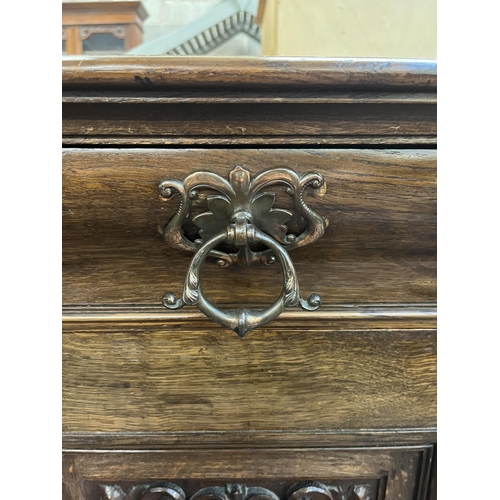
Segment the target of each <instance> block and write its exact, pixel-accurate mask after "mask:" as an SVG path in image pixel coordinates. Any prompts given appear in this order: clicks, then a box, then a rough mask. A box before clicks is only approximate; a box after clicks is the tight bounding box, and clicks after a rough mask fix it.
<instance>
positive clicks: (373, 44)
mask: <svg viewBox="0 0 500 500" xmlns="http://www.w3.org/2000/svg"><path fill="white" fill-rule="evenodd" d="M262 1H264V0H261V2H262ZM436 24H437V23H436V0H266V1H265V5H264V11H263V17H262V21H261V43H262V55H268V56H275V55H278V56H330V57H336V56H337V57H401V58H419V59H435V58H436V57H437V49H436V33H437V31H436V30H437V27H436Z"/></svg>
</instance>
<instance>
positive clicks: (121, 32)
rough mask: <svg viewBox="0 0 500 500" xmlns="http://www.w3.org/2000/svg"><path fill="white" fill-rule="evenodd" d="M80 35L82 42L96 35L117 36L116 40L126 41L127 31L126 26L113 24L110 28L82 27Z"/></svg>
mask: <svg viewBox="0 0 500 500" xmlns="http://www.w3.org/2000/svg"><path fill="white" fill-rule="evenodd" d="M78 33H79V35H80V40H86V39H87V38H88V37H89V36H90V35H93V34H94V33H111V34H112V35H114V36H116V38H121V39H125V35H126V30H125V26H121V25H116V24H113V25H110V26H102V25H101V26H82V27H81V28H79V30H78Z"/></svg>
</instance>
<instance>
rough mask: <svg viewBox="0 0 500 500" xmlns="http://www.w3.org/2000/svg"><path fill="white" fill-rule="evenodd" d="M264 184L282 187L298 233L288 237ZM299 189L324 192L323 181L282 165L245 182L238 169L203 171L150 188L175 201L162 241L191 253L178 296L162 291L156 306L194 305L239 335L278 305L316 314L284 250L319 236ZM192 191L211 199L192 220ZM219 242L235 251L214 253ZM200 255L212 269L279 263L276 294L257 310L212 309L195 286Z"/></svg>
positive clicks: (318, 222)
mask: <svg viewBox="0 0 500 500" xmlns="http://www.w3.org/2000/svg"><path fill="white" fill-rule="evenodd" d="M271 186H280V187H282V188H283V187H284V188H285V193H286V195H288V196H290V197H291V199H292V200H293V204H294V206H295V208H296V211H297V213H298V215H299V216H300V217H301V218H302V220H303V221H304V222H305V229H304V230H303V231H302V232H301V233H299V234H290V233H288V227H287V226H286V223H287V222H288V221H289V220H290V219H291V218H292V215H293V213H292V212H290V211H288V210H284V209H281V208H275V207H274V203H275V201H276V193H274V192H272V191H267V189H268V188H270V187H271ZM307 187H311V188H313V189H320V188H324V180H323V177H322V176H321V175H320V174H318V173H315V172H308V173H306V174H303V175H299V174H297V173H296V172H295V171H293V170H291V169H289V168H284V167H280V168H275V169H271V170H267V171H265V172H262V173H260V174H258V175H257V176H256V177H253V178H252V176H251V174H250V172H249V171H248V170H246V169H244V168H242V167H239V166H238V167H236V168H234V169H233V170H232V171H231V172H230V173H229V180H226V179H224V178H223V177H221V176H220V175H218V174H215V173H213V172H204V171H201V172H193V173H192V174H189V175H188V176H187V177H186V178H185V179H184V181H182V182H181V181H178V180H176V179H163V180H162V181H161V182H160V184H159V186H158V190H159V193H160V196H161V197H162V198H164V199H167V200H168V199H169V198H171V197H172V195H173V194H174V193H177V194H178V195H179V199H180V204H179V209H178V211H177V213H176V214H175V215H174V217H172V219H171V220H170V222H169V223H168V224H167V226H166V227H165V228H164V230H163V237H164V239H165V241H166V242H167V243H168V244H169V245H170V246H172V247H174V248H179V249H181V250H187V251H190V252H195V255H194V257H193V259H192V261H191V264H190V266H189V269H188V272H187V275H186V280H185V283H184V291H183V294H182V297H181V298H180V299H178V298H177V297H176V295H175V294H174V293H172V292H168V293H166V294H165V295H164V297H163V304H164V305H165V306H166V307H168V308H170V309H179V308H181V307H184V306H185V305H197V306H198V308H199V309H200V311H202V312H203V313H205V315H206V316H208V317H209V318H211V319H213V320H214V321H216V322H217V323H219V324H220V325H222V326H225V327H227V328H230V329H231V330H234V331H235V332H236V333H237V334H238V335H240V337H244V336H245V335H246V334H247V333H248V332H250V331H252V330H254V329H255V328H257V327H259V326H262V325H265V324H266V323H268V322H269V321H271V320H273V319H275V318H276V317H278V316H279V315H280V314H281V313H282V312H283V310H284V309H285V308H286V307H292V306H296V305H299V306H300V307H302V308H303V309H305V310H308V311H314V310H316V309H318V307H319V306H320V305H321V300H320V298H319V295H317V294H311V295H310V296H309V297H308V298H307V300H304V299H302V298H301V296H300V292H299V285H298V281H297V274H296V273H295V269H294V267H293V263H292V261H291V259H290V257H289V256H288V252H287V250H293V249H294V248H299V247H302V246H305V245H308V244H309V243H313V242H314V241H316V240H317V239H319V238H321V236H322V235H323V233H324V232H325V229H326V226H327V222H328V221H327V220H326V219H323V217H321V216H320V215H318V214H317V213H316V212H314V210H312V209H311V208H309V207H308V206H307V204H306V202H305V200H304V191H305V189H306V188H307ZM200 189H208V190H211V191H212V192H213V191H215V192H217V193H218V194H215V195H213V194H211V195H208V196H206V202H207V205H208V208H209V211H208V212H205V213H202V214H198V215H194V214H193V213H192V210H191V208H192V202H193V201H194V200H198V201H200V200H201V197H200V193H199V190H200ZM187 218H191V219H192V221H193V222H194V223H195V225H196V226H198V228H199V234H200V238H199V239H196V240H194V241H193V240H190V239H189V238H187V237H186V235H185V234H184V231H183V223H184V221H185V220H186V219H187ZM224 242H225V243H227V244H229V247H230V248H235V249H236V251H235V252H233V251H231V250H230V251H229V252H227V251H223V250H222V249H221V248H216V247H217V246H218V245H219V244H220V243H224ZM254 243H261V244H264V245H265V246H266V247H267V248H266V249H265V250H256V249H255V246H253V244H254ZM226 250H227V249H226ZM208 256H210V257H215V258H217V265H218V266H219V267H228V266H230V265H231V264H233V263H238V264H240V265H242V266H245V267H248V266H250V265H251V264H253V263H264V264H272V263H273V262H276V260H279V261H280V263H281V266H282V267H283V291H282V293H281V295H280V297H279V298H278V300H277V301H276V302H275V303H274V304H273V305H272V306H271V307H269V308H268V309H264V310H255V309H245V308H240V309H236V310H232V311H221V310H219V309H217V308H216V307H214V305H213V304H211V303H210V302H209V301H208V300H207V298H206V297H205V295H204V294H203V291H202V289H201V268H202V266H203V263H204V262H205V259H206V258H207V257H208Z"/></svg>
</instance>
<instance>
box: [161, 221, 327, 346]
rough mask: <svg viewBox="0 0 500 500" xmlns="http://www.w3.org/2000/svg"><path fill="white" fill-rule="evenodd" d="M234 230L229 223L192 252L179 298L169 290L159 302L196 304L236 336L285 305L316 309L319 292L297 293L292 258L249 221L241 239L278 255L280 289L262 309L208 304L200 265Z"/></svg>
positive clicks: (233, 236) (231, 237) (233, 235)
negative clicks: (272, 300)
mask: <svg viewBox="0 0 500 500" xmlns="http://www.w3.org/2000/svg"><path fill="white" fill-rule="evenodd" d="M237 231H238V229H237V225H235V224H233V225H230V226H229V227H228V228H227V230H225V231H221V232H220V233H218V234H217V235H215V236H214V237H213V238H211V239H210V240H208V241H207V242H206V243H205V244H204V245H203V246H202V247H201V248H200V249H199V250H198V252H196V254H195V256H194V257H193V259H192V260H191V264H190V266H189V269H188V272H187V275H186V280H185V282H184V292H183V294H182V298H181V299H178V298H177V297H176V295H175V294H174V293H172V292H168V293H166V294H165V296H164V297H163V304H164V305H165V306H166V307H168V308H169V309H180V308H181V307H184V306H185V305H197V306H198V309H200V311H201V312H202V313H204V314H205V315H206V316H208V317H209V318H210V319H212V320H214V321H216V322H217V323H219V324H220V325H222V326H225V327H226V328H230V329H231V330H233V331H235V332H236V333H237V334H238V335H239V336H240V337H244V336H245V335H246V334H247V333H248V332H251V331H252V330H254V329H255V328H258V327H259V326H263V325H265V324H266V323H269V321H272V320H273V319H275V318H277V317H278V316H279V315H280V314H281V313H282V312H283V311H284V310H285V308H286V307H293V306H296V305H300V306H301V307H302V309H305V310H308V311H314V310H316V309H318V307H319V306H320V305H321V299H320V297H319V295H317V294H311V295H309V297H308V299H307V301H305V300H304V299H303V298H302V297H301V296H300V292H299V284H298V280H297V274H296V272H295V268H294V266H293V263H292V260H291V259H290V256H289V255H288V253H287V252H286V251H285V249H284V248H283V247H282V246H281V245H279V244H278V243H276V242H275V241H274V240H273V239H272V238H271V237H269V236H267V235H266V234H264V233H263V232H262V231H260V230H259V229H257V228H256V227H255V226H254V225H252V224H245V227H244V228H243V231H245V240H246V242H247V243H264V244H265V245H266V246H268V247H269V248H270V249H271V250H273V252H274V253H275V255H276V256H277V257H278V260H279V262H280V263H281V265H282V267H283V290H282V292H281V295H280V296H279V298H278V300H276V302H275V303H274V304H273V305H272V306H271V307H269V308H268V309H265V310H251V309H250V310H249V309H246V308H240V309H237V310H233V311H228V312H224V311H221V310H220V309H217V308H216V307H215V306H214V305H213V304H212V303H210V302H209V301H208V300H207V298H206V297H205V295H204V293H203V290H202V287H201V268H202V266H203V263H204V262H205V259H206V258H207V257H208V255H209V253H210V251H211V250H212V249H213V248H214V247H215V246H217V245H218V244H220V243H222V242H226V243H229V244H234V243H235V241H236V233H237Z"/></svg>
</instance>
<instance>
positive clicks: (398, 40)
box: [62, 0, 437, 59]
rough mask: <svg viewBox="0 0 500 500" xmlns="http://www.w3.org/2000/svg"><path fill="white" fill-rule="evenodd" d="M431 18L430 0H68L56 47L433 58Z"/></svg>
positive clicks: (94, 51)
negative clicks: (91, 0)
mask: <svg viewBox="0 0 500 500" xmlns="http://www.w3.org/2000/svg"><path fill="white" fill-rule="evenodd" d="M436 24H437V22H436V0H354V1H353V0H351V1H349V0H142V1H129V0H126V1H116V0H112V1H101V0H99V1H93V2H83V1H79V0H73V1H67V2H63V4H62V53H63V55H79V54H86V55H99V54H101V55H112V54H130V55H134V54H135V55H183V56H186V55H196V56H200V55H206V56H317V57H394V58H416V59H436V57H437V53H436V52H437V51H436V36H437V33H436Z"/></svg>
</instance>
